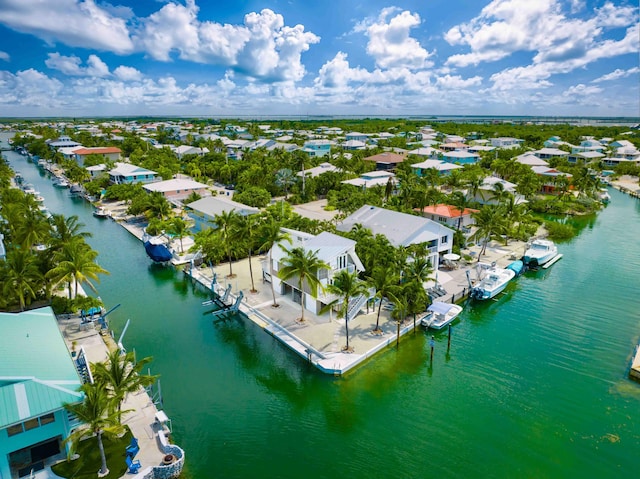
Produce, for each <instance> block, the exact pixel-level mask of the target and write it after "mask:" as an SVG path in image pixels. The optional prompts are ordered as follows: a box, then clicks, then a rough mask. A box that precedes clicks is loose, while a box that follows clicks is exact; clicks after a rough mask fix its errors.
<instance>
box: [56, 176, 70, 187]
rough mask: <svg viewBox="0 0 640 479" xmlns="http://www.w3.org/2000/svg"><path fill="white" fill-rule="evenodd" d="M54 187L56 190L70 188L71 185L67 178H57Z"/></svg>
mask: <svg viewBox="0 0 640 479" xmlns="http://www.w3.org/2000/svg"><path fill="white" fill-rule="evenodd" d="M53 186H55V187H56V188H69V186H70V185H69V182H68V181H67V179H66V178H63V177H62V176H56V179H55V180H53Z"/></svg>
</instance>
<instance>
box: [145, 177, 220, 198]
mask: <svg viewBox="0 0 640 479" xmlns="http://www.w3.org/2000/svg"><path fill="white" fill-rule="evenodd" d="M143 188H144V189H145V190H147V191H149V192H153V191H157V192H159V193H162V195H163V196H164V197H165V198H166V199H168V200H169V201H181V200H184V199H185V198H186V197H187V196H189V195H191V194H192V193H197V194H198V195H200V196H211V191H210V190H209V186H208V185H205V184H204V183H199V182H197V181H194V180H191V179H186V178H174V179H171V180H165V181H156V182H154V183H148V184H146V185H144V186H143Z"/></svg>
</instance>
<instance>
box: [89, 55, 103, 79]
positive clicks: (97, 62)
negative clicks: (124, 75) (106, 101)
mask: <svg viewBox="0 0 640 479" xmlns="http://www.w3.org/2000/svg"><path fill="white" fill-rule="evenodd" d="M86 72H87V75H88V76H91V77H104V76H107V75H109V67H108V66H107V64H106V63H105V62H103V61H102V60H101V59H100V58H99V57H98V56H97V55H89V58H88V59H87V70H86Z"/></svg>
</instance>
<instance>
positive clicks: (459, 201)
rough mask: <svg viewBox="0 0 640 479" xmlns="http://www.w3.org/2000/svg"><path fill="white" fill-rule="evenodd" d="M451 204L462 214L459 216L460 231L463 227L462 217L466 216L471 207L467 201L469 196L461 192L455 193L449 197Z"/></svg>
mask: <svg viewBox="0 0 640 479" xmlns="http://www.w3.org/2000/svg"><path fill="white" fill-rule="evenodd" d="M449 202H450V203H451V204H452V205H453V206H455V207H456V208H458V210H459V212H460V216H458V229H460V228H461V227H462V215H464V210H466V209H467V208H468V207H469V200H468V199H467V195H465V194H464V193H462V192H461V191H454V192H453V193H451V196H450V197H449Z"/></svg>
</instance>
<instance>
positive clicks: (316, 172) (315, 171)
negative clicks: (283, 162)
mask: <svg viewBox="0 0 640 479" xmlns="http://www.w3.org/2000/svg"><path fill="white" fill-rule="evenodd" d="M338 171H340V168H336V167H335V166H333V165H332V164H331V163H327V162H325V163H320V164H319V165H318V166H316V167H314V168H308V169H306V170H304V172H302V171H298V172H297V173H296V176H300V177H302V175H303V174H304V176H306V177H307V178H315V177H316V176H320V175H322V174H323V173H329V172H338Z"/></svg>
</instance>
